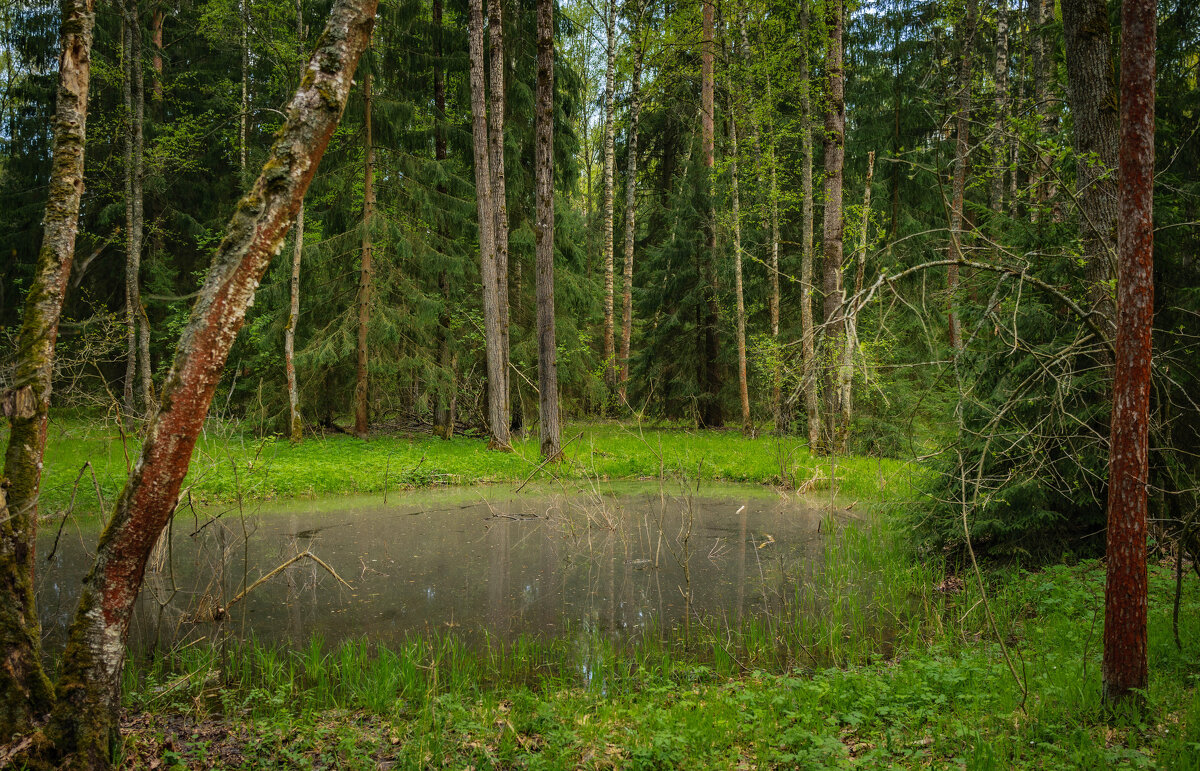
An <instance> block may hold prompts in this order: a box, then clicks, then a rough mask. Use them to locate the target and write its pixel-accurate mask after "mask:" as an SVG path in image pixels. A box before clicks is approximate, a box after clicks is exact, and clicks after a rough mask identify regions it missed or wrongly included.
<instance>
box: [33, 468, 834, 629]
mask: <svg viewBox="0 0 1200 771" xmlns="http://www.w3.org/2000/svg"><path fill="white" fill-rule="evenodd" d="M820 518H821V512H820V511H818V510H817V509H815V508H813V507H811V506H810V505H808V504H806V503H805V502H803V501H801V500H797V499H795V498H786V497H782V496H780V495H778V494H776V493H773V492H770V491H768V490H764V489H762V488H747V487H735V486H706V487H703V488H701V489H700V490H699V491H698V492H695V491H686V490H682V489H681V488H680V487H679V486H677V485H675V486H671V485H668V486H665V487H663V488H661V489H660V487H659V485H658V484H657V483H648V484H639V485H617V486H613V487H606V488H605V490H604V492H603V493H597V492H596V491H594V490H569V491H563V490H557V491H551V490H548V489H546V488H542V489H539V490H535V491H532V492H526V493H522V494H513V493H512V492H510V491H509V489H508V488H503V489H501V488H466V489H450V490H444V491H438V492H421V493H417V494H412V493H399V494H397V493H393V494H391V495H390V496H389V498H388V501H387V503H386V504H385V503H384V502H383V500H382V498H381V497H374V498H370V499H365V498H357V499H336V500H324V501H316V502H303V501H299V502H297V501H290V502H288V503H286V504H272V505H267V506H262V507H259V508H256V509H255V510H253V511H246V512H243V513H239V511H238V510H237V509H236V508H232V509H229V508H222V509H217V510H205V511H198V512H192V511H190V510H184V511H182V512H181V513H179V514H177V516H176V519H175V521H174V523H173V527H172V537H171V539H170V549H167V548H166V543H165V539H164V543H162V544H160V547H159V550H158V552H157V553H156V555H155V559H154V560H152V568H153V569H152V570H150V571H149V572H148V573H147V577H146V583H145V586H144V588H143V590H142V594H141V596H140V597H139V599H138V607H137V613H136V616H135V620H134V623H133V626H132V629H131V635H130V636H131V640H130V642H131V645H132V646H133V647H134V648H135V649H139V650H146V649H147V648H149V647H151V646H154V645H172V644H178V643H181V642H186V641H188V640H193V639H197V638H201V637H211V636H214V635H216V634H220V633H229V632H231V633H233V634H235V635H237V636H241V637H250V636H253V637H255V638H257V639H259V640H261V641H268V642H298V643H305V642H307V641H308V639H309V638H310V637H311V636H313V635H314V634H319V635H321V636H322V637H323V638H324V639H325V640H326V641H327V642H328V643H336V642H338V641H340V640H343V639H347V638H357V637H362V636H366V637H367V638H369V639H371V640H373V641H378V642H382V643H388V642H399V641H402V640H405V639H408V638H410V637H411V636H413V635H414V634H419V633H423V632H427V631H445V630H449V629H453V630H455V631H456V632H457V633H459V634H460V635H462V636H463V638H464V639H466V640H467V641H476V642H477V641H479V640H481V639H482V638H483V636H484V635H485V634H486V635H490V636H494V637H498V638H501V639H511V638H513V637H515V636H517V635H521V634H528V635H536V636H554V635H558V634H562V633H563V632H564V630H566V629H568V628H569V629H574V630H580V629H583V630H588V631H596V632H600V633H603V634H611V635H614V636H617V637H624V638H632V637H636V636H637V635H640V634H646V633H648V632H649V633H660V632H661V631H662V630H665V629H669V628H672V627H675V626H676V625H679V624H680V623H682V620H683V619H684V618H685V616H687V615H688V614H689V613H690V614H692V616H691V617H692V618H719V619H722V620H724V621H726V622H728V623H736V622H737V621H738V620H740V619H741V618H743V617H744V616H746V615H747V614H762V613H764V612H768V611H775V610H777V609H778V605H779V603H781V602H782V601H783V598H784V597H786V596H788V593H789V592H790V591H792V589H793V587H794V580H795V578H796V576H798V575H801V574H803V573H804V572H806V568H807V567H811V566H812V563H813V561H815V560H819V559H820V555H821V553H822V549H821V542H820V538H821V536H820V534H819V522H820ZM96 535H97V533H96V531H95V530H94V529H91V530H89V529H86V528H84V529H80V528H77V527H74V526H72V525H68V526H67V528H66V530H65V531H64V533H63V536H62V539H61V541H60V543H59V546H58V549H57V551H56V552H55V553H54V555H53V558H52V559H51V560H50V562H49V563H48V564H47V562H46V555H48V554H49V553H50V548H51V544H52V542H53V532H51V531H50V529H49V528H47V529H46V530H45V531H44V532H43V534H42V537H41V539H40V540H39V551H38V554H39V574H38V601H39V603H40V608H41V613H42V620H43V626H44V634H45V636H46V638H47V639H46V644H47V648H48V649H49V650H54V649H56V648H58V647H59V646H61V641H62V636H63V632H64V629H65V627H66V624H67V623H68V622H69V621H70V619H71V616H72V615H73V613H74V611H75V604H76V601H77V598H78V585H79V581H80V579H81V578H82V576H83V574H84V573H85V572H86V570H87V568H88V566H89V565H90V560H91V558H90V552H91V550H92V548H93V547H94V544H95V540H96ZM305 550H307V551H310V552H311V553H313V554H314V555H316V556H318V557H319V558H320V559H321V560H322V561H324V562H325V563H326V564H327V565H328V566H329V567H330V568H331V569H332V570H333V571H335V572H336V573H337V574H338V575H339V576H340V577H341V578H342V579H344V580H345V581H346V583H348V584H349V586H348V587H347V586H345V585H343V584H342V583H340V582H339V581H338V580H336V579H335V578H334V577H333V576H331V575H330V574H329V572H328V571H326V570H325V568H323V567H322V566H320V565H318V564H317V563H316V562H315V561H313V560H309V559H307V558H305V559H302V560H300V561H298V562H295V563H293V564H292V565H290V566H289V567H287V568H285V569H284V570H283V571H281V572H280V573H278V574H277V575H276V576H275V577H273V578H271V579H270V580H268V581H266V582H264V583H262V584H260V585H258V586H257V587H255V588H253V589H252V590H251V591H249V593H247V594H246V596H245V599H244V600H241V601H238V602H235V603H233V604H232V605H230V603H231V600H232V598H234V597H236V596H237V595H238V593H239V592H240V591H241V590H242V589H243V588H244V587H246V586H249V585H251V584H253V583H254V582H255V581H256V580H257V579H258V578H260V577H261V576H263V575H264V574H266V573H268V572H270V571H271V570H272V569H274V568H275V567H277V566H279V565H281V564H282V563H284V562H285V561H287V560H288V559H289V558H291V557H292V556H294V555H296V554H297V553H299V552H303V551H305ZM214 608H228V612H227V613H226V614H224V617H223V619H222V620H221V621H220V622H216V621H213V620H212V616H213V609H214ZM218 613H219V612H218Z"/></svg>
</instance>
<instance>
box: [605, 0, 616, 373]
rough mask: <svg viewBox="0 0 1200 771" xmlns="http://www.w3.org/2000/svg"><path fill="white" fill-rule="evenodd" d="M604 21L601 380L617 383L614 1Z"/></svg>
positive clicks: (611, 2)
mask: <svg viewBox="0 0 1200 771" xmlns="http://www.w3.org/2000/svg"><path fill="white" fill-rule="evenodd" d="M605 5H606V14H605V22H604V31H605V36H606V37H605V39H606V40H607V41H608V47H607V57H608V63H607V65H606V67H605V70H604V382H605V383H607V384H608V387H609V388H610V389H612V388H613V387H615V386H616V383H617V376H616V373H617V364H616V350H615V348H616V346H615V342H614V338H615V329H614V324H615V319H614V314H613V292H614V291H615V288H614V283H613V270H614V261H615V258H614V254H613V248H614V247H613V206H614V195H613V189H614V183H615V179H614V177H615V175H616V155H615V149H614V148H615V137H616V125H617V123H616V116H615V115H613V105H614V101H615V94H614V91H615V88H616V83H615V81H616V71H617V0H607V3H606V4H605Z"/></svg>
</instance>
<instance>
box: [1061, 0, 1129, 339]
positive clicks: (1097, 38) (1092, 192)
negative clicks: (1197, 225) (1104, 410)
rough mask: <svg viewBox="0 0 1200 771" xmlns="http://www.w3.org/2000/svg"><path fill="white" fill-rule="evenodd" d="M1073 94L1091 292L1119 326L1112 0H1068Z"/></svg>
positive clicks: (1106, 318)
mask: <svg viewBox="0 0 1200 771" xmlns="http://www.w3.org/2000/svg"><path fill="white" fill-rule="evenodd" d="M1062 14H1063V33H1064V37H1065V38H1066V61H1067V98H1068V99H1069V100H1070V107H1071V117H1072V119H1073V123H1074V136H1073V139H1074V145H1075V148H1074V149H1075V167H1076V177H1075V190H1076V198H1077V199H1078V201H1079V230H1080V234H1081V235H1082V237H1083V252H1084V259H1085V260H1086V261H1087V279H1088V296H1089V299H1090V301H1091V306H1092V308H1091V309H1092V310H1093V311H1095V312H1097V313H1098V314H1099V315H1100V319H1101V320H1102V322H1103V327H1104V328H1105V329H1107V330H1108V331H1109V333H1110V335H1111V334H1113V333H1115V330H1116V316H1117V309H1116V304H1115V302H1114V300H1113V289H1114V287H1113V283H1114V280H1115V278H1116V255H1117V211H1118V192H1117V178H1116V171H1117V162H1118V160H1117V153H1118V144H1119V142H1120V139H1119V134H1120V116H1119V114H1118V107H1117V78H1116V72H1115V71H1114V67H1113V56H1112V44H1111V39H1112V38H1111V31H1110V29H1109V22H1108V4H1107V3H1105V2H1104V0H1064V2H1063V4H1062Z"/></svg>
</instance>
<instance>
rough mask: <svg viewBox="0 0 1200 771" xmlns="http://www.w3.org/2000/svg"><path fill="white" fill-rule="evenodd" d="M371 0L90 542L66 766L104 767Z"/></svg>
mask: <svg viewBox="0 0 1200 771" xmlns="http://www.w3.org/2000/svg"><path fill="white" fill-rule="evenodd" d="M376 3H377V0H338V2H336V3H335V4H334V6H333V8H332V9H331V11H330V16H329V22H328V24H327V25H326V28H325V32H324V34H323V35H322V37H321V43H320V44H319V45H318V46H317V48H316V50H315V51H314V52H313V55H312V58H311V59H310V60H309V62H308V64H307V66H306V69H305V73H304V77H303V79H302V81H301V84H300V87H299V88H298V90H297V91H296V94H295V95H294V96H293V97H292V99H291V102H290V104H289V105H288V108H287V113H286V114H287V120H286V122H285V123H284V125H283V127H282V128H281V129H280V131H279V133H278V135H277V138H276V140H275V143H274V145H273V146H272V148H271V150H270V152H269V154H268V160H267V162H266V164H265V165H264V166H263V170H262V173H261V174H260V175H259V177H258V180H257V181H256V182H255V183H254V185H253V186H252V187H251V188H250V191H249V192H248V193H247V195H246V196H245V197H243V198H242V200H241V201H239V202H238V206H237V209H236V211H235V212H234V215H233V218H232V219H231V221H230V224H229V227H228V229H227V232H226V236H225V239H224V240H223V241H222V242H221V245H220V246H218V247H217V250H216V253H215V254H214V255H213V260H212V265H211V267H210V268H209V272H208V275H207V277H206V279H205V282H204V285H203V287H202V288H201V290H200V296H199V298H198V299H197V301H196V304H195V305H194V306H193V308H192V312H191V316H190V318H189V320H188V323H187V325H186V326H185V327H184V329H183V332H182V334H181V336H180V339H179V344H178V347H177V348H176V352H175V359H174V362H173V364H172V366H171V369H170V372H169V373H168V375H167V378H166V381H165V383H164V386H163V391H162V400H161V405H160V407H159V409H158V412H157V413H156V414H155V415H154V416H153V417H152V419H151V420H150V423H149V428H148V431H147V434H146V438H145V441H144V443H143V445H142V449H141V454H140V457H139V458H138V461H137V463H136V465H135V466H134V468H133V471H132V472H131V473H130V476H129V479H128V481H127V482H126V484H125V488H124V489H123V490H122V492H121V495H120V497H119V498H118V500H117V502H116V505H115V507H114V510H113V512H112V515H111V517H110V518H109V521H108V524H107V526H106V527H105V529H104V532H103V533H102V535H101V536H100V541H99V544H98V545H97V547H96V557H95V562H94V563H93V565H92V569H91V571H90V572H89V573H88V575H87V577H86V578H85V579H84V581H83V585H82V588H81V593H80V600H79V607H78V610H77V611H76V614H75V619H74V621H73V622H72V625H71V627H70V630H69V632H68V639H67V645H66V649H65V650H64V652H63V657H62V661H61V665H60V668H59V679H58V683H57V689H56V695H57V703H56V705H55V710H54V714H53V717H52V720H51V724H50V726H49V727H48V729H47V732H48V736H49V738H50V739H51V740H52V742H53V744H54V746H55V748H56V749H57V751H58V752H59V753H61V754H62V755H63V756H65V757H66V758H67V761H66V762H67V764H68V765H72V766H75V767H84V768H106V767H107V766H108V762H109V758H110V757H111V741H112V739H113V738H114V736H115V732H116V716H117V708H118V707H119V702H120V684H121V670H122V668H123V665H124V659H125V655H124V654H125V640H126V636H127V633H128V630H129V620H130V617H131V614H132V611H133V604H134V601H135V599H136V598H137V594H138V591H139V589H140V588H141V584H142V578H143V576H144V574H145V568H146V560H147V558H148V557H149V555H150V551H151V549H152V548H153V547H154V544H155V543H156V542H157V541H158V538H159V536H160V535H161V533H162V530H163V528H164V527H165V525H166V523H167V521H168V520H169V519H170V517H171V514H172V513H173V511H174V510H175V507H176V505H177V500H178V495H179V489H180V485H181V483H182V481H183V478H184V476H185V475H186V474H187V470H188V463H189V461H190V459H191V456H192V450H193V448H194V447H195V443H196V438H197V436H198V434H199V432H200V429H201V427H202V426H203V423H204V418H205V416H206V415H207V413H208V408H209V405H210V404H211V402H212V397H213V392H214V391H215V390H216V387H217V383H218V382H219V381H220V377H221V373H222V371H223V369H224V366H225V363H226V361H227V359H228V356H229V350H230V348H231V346H232V345H233V342H234V340H235V338H236V337H237V333H238V331H239V330H240V329H241V326H242V324H243V322H244V321H245V317H246V309H247V308H248V307H249V305H250V303H251V302H252V300H253V298H254V291H255V288H256V287H257V286H258V282H259V281H260V280H261V279H262V276H263V273H264V271H265V270H266V268H267V265H268V263H269V262H270V260H271V258H272V257H273V256H274V255H276V254H277V253H278V252H279V251H280V250H281V249H282V248H283V244H284V239H285V237H286V236H287V231H288V229H289V228H290V227H291V224H292V223H293V222H294V221H295V217H296V212H297V211H298V210H299V208H300V202H301V201H302V200H303V198H304V192H305V190H306V189H307V187H308V184H309V182H310V181H311V179H312V176H313V173H314V172H315V171H316V168H317V165H318V163H319V162H320V160H321V156H322V154H323V153H324V151H325V148H326V146H327V145H328V143H329V139H330V137H331V136H332V134H333V131H334V129H335V128H336V127H337V123H338V120H339V119H340V117H341V114H342V110H343V109H344V108H345V105H346V97H347V95H348V94H349V91H350V84H351V80H352V78H353V75H354V70H355V67H356V66H357V64H358V60H359V57H360V55H361V54H362V52H363V49H364V48H366V45H367V41H368V40H369V38H370V33H371V27H372V23H373V20H374V17H375V9H376Z"/></svg>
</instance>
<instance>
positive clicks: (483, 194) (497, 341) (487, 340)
mask: <svg viewBox="0 0 1200 771" xmlns="http://www.w3.org/2000/svg"><path fill="white" fill-rule="evenodd" d="M468 27H469V29H468V42H469V44H470V55H471V74H470V79H471V81H470V82H471V128H472V135H473V139H474V154H475V202H476V207H477V211H478V218H479V275H480V278H481V283H482V284H483V336H484V346H485V347H486V353H487V380H488V388H487V400H488V431H489V432H490V433H491V439H490V441H489V442H488V445H489V446H490V447H491V448H493V449H507V448H508V447H509V445H510V441H509V433H508V420H507V413H506V410H505V405H506V399H505V391H504V384H505V382H506V380H505V371H504V352H503V337H502V334H503V329H502V327H501V324H500V292H499V289H498V287H497V271H496V215H495V212H494V210H493V208H492V172H491V163H490V159H489V155H490V153H489V151H488V119H487V101H486V97H485V95H484V84H483V0H471V3H470V23H469V25H468Z"/></svg>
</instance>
